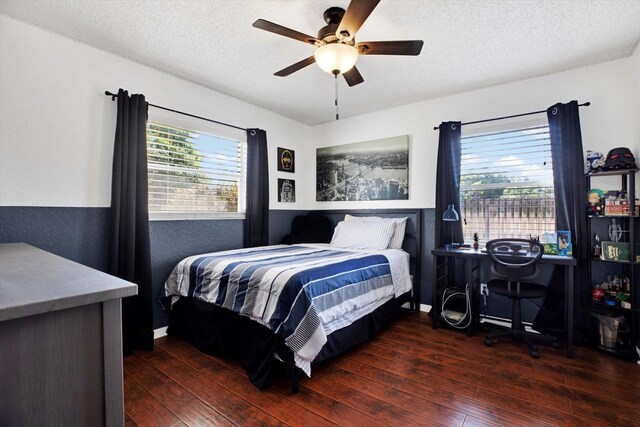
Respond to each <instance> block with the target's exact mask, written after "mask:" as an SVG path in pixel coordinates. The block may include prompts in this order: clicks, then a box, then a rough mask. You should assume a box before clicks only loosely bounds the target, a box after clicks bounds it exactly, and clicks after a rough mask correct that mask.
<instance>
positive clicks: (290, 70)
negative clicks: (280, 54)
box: [273, 55, 316, 77]
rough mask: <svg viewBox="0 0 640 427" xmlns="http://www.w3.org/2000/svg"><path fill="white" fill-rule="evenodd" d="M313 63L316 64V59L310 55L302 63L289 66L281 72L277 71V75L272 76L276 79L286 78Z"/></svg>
mask: <svg viewBox="0 0 640 427" xmlns="http://www.w3.org/2000/svg"><path fill="white" fill-rule="evenodd" d="M314 62H316V58H315V57H314V56H313V55H312V56H310V57H308V58H306V59H303V60H302V61H299V62H296V63H295V64H293V65H289V66H288V67H287V68H283V69H282V70H280V71H278V72H277V73H274V74H273V75H274V76H278V77H286V76H288V75H289V74H293V73H295V72H296V71H298V70H301V69H303V68H304V67H306V66H307V65H311V64H313V63H314Z"/></svg>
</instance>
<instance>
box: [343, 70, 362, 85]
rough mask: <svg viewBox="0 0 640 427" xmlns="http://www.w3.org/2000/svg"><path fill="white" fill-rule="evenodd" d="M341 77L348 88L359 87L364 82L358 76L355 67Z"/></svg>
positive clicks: (358, 73)
mask: <svg viewBox="0 0 640 427" xmlns="http://www.w3.org/2000/svg"><path fill="white" fill-rule="evenodd" d="M343 76H344V79H345V80H346V81H347V84H348V85H349V86H355V85H359V84H360V83H362V82H364V79H363V78H362V76H361V75H360V71H358V69H357V68H356V66H355V65H354V66H353V68H351V69H350V70H349V71H347V72H346V73H344V74H343Z"/></svg>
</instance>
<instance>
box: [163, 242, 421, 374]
mask: <svg viewBox="0 0 640 427" xmlns="http://www.w3.org/2000/svg"><path fill="white" fill-rule="evenodd" d="M410 289H411V279H410V276H409V255H408V254H406V253H405V252H403V251H401V250H397V249H388V250H384V251H366V250H345V249H335V248H332V247H329V246H328V245H316V244H300V245H291V246H288V245H275V246H265V247H258V248H249V249H238V250H232V251H224V252H216V253H210V254H201V255H194V256H191V257H188V258H185V259H184V260H182V261H181V262H180V263H179V264H178V265H177V266H176V267H175V268H174V270H173V272H172V273H171V275H170V277H169V279H168V280H167V282H166V283H165V296H166V297H167V298H169V299H170V300H171V301H172V302H175V301H176V300H177V299H178V298H180V297H192V298H195V299H199V300H201V301H205V302H208V303H213V304H216V305H218V306H221V307H224V308H226V309H229V310H232V311H234V312H236V313H238V314H240V315H242V316H247V317H249V318H251V319H252V320H254V321H256V322H258V323H260V324H262V325H264V326H266V327H268V328H269V329H270V330H271V331H273V332H274V333H276V334H279V335H280V336H282V337H283V339H284V341H285V344H286V345H287V347H289V348H290V349H291V351H292V353H293V355H294V361H295V364H296V366H298V367H299V368H301V369H302V370H303V371H304V372H305V373H306V374H307V375H310V372H311V371H310V363H311V362H312V361H313V360H314V359H315V357H316V356H317V355H318V353H319V352H320V350H321V349H322V346H323V345H324V344H325V343H326V342H327V335H329V334H331V333H332V332H334V331H336V330H339V329H341V328H343V327H345V326H347V325H349V324H351V323H352V322H354V321H355V320H357V319H360V318H362V317H363V316H366V315H367V314H369V313H371V312H372V311H374V310H375V309H376V308H378V307H380V306H381V305H382V304H384V303H385V302H387V301H389V300H390V299H393V298H394V297H396V296H399V295H401V294H403V293H406V292H407V291H408V290H410Z"/></svg>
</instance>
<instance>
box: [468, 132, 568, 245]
mask: <svg viewBox="0 0 640 427" xmlns="http://www.w3.org/2000/svg"><path fill="white" fill-rule="evenodd" d="M461 144H462V147H461V149H462V152H461V168H460V210H461V211H462V212H461V218H462V220H463V232H464V240H465V242H471V241H472V236H473V233H476V232H477V233H478V235H479V237H480V241H481V242H483V243H484V242H486V241H488V240H491V239H495V238H498V237H519V238H529V236H530V235H533V236H541V235H543V234H544V233H545V232H554V231H555V228H556V226H555V200H554V190H553V169H552V163H551V143H550V140H549V126H547V125H544V126H535V127H527V128H518V129H510V130H504V131H501V132H493V133H483V134H475V135H468V136H464V137H462V142H461Z"/></svg>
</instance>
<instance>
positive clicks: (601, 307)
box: [585, 169, 640, 360]
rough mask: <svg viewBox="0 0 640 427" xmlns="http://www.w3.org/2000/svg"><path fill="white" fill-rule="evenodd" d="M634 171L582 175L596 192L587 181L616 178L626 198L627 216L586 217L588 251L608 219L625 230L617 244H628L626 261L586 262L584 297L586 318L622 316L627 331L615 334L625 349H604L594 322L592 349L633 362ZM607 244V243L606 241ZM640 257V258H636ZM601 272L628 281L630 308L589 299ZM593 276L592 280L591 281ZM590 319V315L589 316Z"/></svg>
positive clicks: (637, 338) (636, 330) (636, 304)
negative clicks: (594, 347)
mask: <svg viewBox="0 0 640 427" xmlns="http://www.w3.org/2000/svg"><path fill="white" fill-rule="evenodd" d="M637 171H638V169H624V170H615V171H606V172H593V173H589V174H586V175H585V180H586V185H587V189H589V190H590V189H591V188H594V187H595V188H597V185H596V186H594V187H592V183H591V180H592V179H593V178H598V177H605V176H619V177H620V179H621V188H620V190H623V191H626V192H627V197H628V198H629V214H628V215H606V212H604V213H605V215H587V222H588V232H589V241H590V242H591V244H590V247H591V248H592V247H593V245H594V240H593V239H594V234H595V233H596V232H598V230H600V232H602V230H606V229H608V224H609V222H610V220H611V219H612V218H616V219H618V220H620V221H621V226H622V227H623V229H625V230H628V232H626V233H624V237H623V239H622V240H621V241H623V242H626V243H628V244H629V261H613V260H604V259H601V258H599V257H595V256H591V257H590V258H589V284H588V285H589V286H590V289H589V292H588V293H587V295H588V298H589V302H588V304H587V307H589V311H590V314H601V315H605V316H610V317H620V316H623V317H624V318H625V324H626V325H627V327H628V328H629V330H628V331H627V330H624V329H623V330H622V331H619V332H618V333H619V335H620V334H621V336H622V337H628V338H630V339H629V341H628V345H626V340H624V339H623V340H620V339H619V343H620V342H621V341H623V342H624V343H625V345H619V346H618V347H616V348H611V347H605V346H603V345H601V344H600V341H599V334H598V333H597V329H596V325H597V322H596V321H595V319H594V322H593V324H592V326H593V327H594V334H593V336H594V339H593V344H594V345H596V346H597V347H598V348H600V349H601V350H603V351H605V352H608V353H611V354H615V355H617V356H622V357H628V358H631V359H634V360H635V359H637V358H638V355H637V353H636V350H635V347H636V346H638V345H640V309H639V308H640V286H639V285H638V282H640V275H639V270H638V268H640V262H637V261H636V241H638V240H639V239H638V236H637V235H636V233H637V228H638V227H637V226H636V221H638V218H640V216H637V215H636V214H635V206H636V203H635V201H636V191H635V176H636V172H637ZM607 240H608V239H607ZM638 255H640V254H638ZM603 272H608V273H610V274H624V275H625V276H626V277H628V278H629V280H630V285H631V287H630V291H631V298H630V302H631V308H630V309H627V308H622V307H619V306H608V305H606V304H603V303H596V302H594V301H592V299H591V287H592V286H593V285H594V284H595V283H597V281H598V277H597V276H598V275H600V279H601V278H602V276H603ZM594 276H595V277H594ZM594 281H595V282H594ZM590 317H591V315H590Z"/></svg>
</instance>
